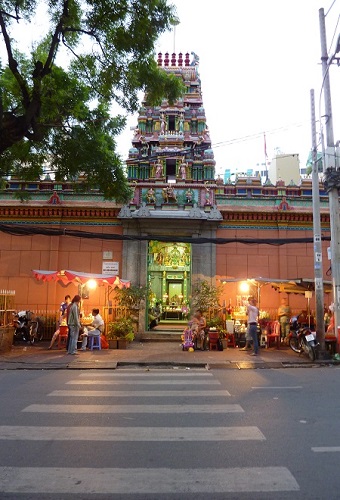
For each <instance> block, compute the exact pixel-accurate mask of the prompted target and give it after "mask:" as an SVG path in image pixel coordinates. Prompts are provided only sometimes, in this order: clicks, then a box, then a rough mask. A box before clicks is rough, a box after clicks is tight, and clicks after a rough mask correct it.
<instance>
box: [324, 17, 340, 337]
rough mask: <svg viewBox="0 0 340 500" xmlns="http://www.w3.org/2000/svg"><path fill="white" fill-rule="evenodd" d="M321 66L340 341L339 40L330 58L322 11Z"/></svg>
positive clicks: (336, 322) (334, 298) (326, 185)
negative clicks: (335, 77) (335, 105)
mask: <svg viewBox="0 0 340 500" xmlns="http://www.w3.org/2000/svg"><path fill="white" fill-rule="evenodd" d="M319 23H320V40H321V62H322V74H323V90H324V99H325V115H326V150H325V161H324V186H325V189H326V191H327V192H328V197H329V216H330V229H331V244H330V246H331V266H332V283H333V300H334V328H335V335H336V337H337V343H338V342H339V338H338V325H340V218H339V216H340V214H339V188H340V170H339V169H338V165H337V162H336V154H335V146H334V133H333V115H332V103H331V91H330V82H329V68H330V65H331V64H332V62H333V61H334V60H335V55H336V54H337V53H338V52H339V51H340V44H339V39H338V43H337V47H336V51H335V53H334V55H333V56H332V57H331V58H328V54H327V41H326V26H325V14H324V9H320V10H319Z"/></svg>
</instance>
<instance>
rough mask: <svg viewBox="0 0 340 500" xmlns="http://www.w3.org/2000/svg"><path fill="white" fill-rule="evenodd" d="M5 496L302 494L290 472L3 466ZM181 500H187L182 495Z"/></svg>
mask: <svg viewBox="0 0 340 500" xmlns="http://www.w3.org/2000/svg"><path fill="white" fill-rule="evenodd" d="M0 491H1V492H3V493H22V492H23V491H24V492H25V494H27V495H28V494H30V493H36V494H37V493H40V494H45V495H47V494H56V495H57V494H59V495H60V494H70V495H71V494H72V495H81V494H83V495H86V494H91V493H97V494H106V495H114V494H115V495H122V498H123V496H124V495H127V494H138V493H141V494H150V495H151V494H155V495H157V494H158V495H161V494H176V493H177V494H182V495H187V494H188V493H207V494H212V493H241V492H278V491H299V485H298V483H297V482H296V480H295V478H294V476H293V475H292V474H291V472H290V471H289V470H288V469H287V468H286V467H249V468H234V469H216V468H207V469H169V468H159V469H148V468H140V469H123V468H122V469H103V468H98V469H96V468H91V467H89V468H79V469H77V468H71V467H67V468H57V467H36V468H34V467H0ZM183 498H185V497H184V496H183Z"/></svg>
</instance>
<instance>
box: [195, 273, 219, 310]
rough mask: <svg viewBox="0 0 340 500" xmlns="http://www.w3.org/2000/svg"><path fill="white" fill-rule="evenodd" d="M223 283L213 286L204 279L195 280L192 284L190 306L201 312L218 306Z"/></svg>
mask: <svg viewBox="0 0 340 500" xmlns="http://www.w3.org/2000/svg"><path fill="white" fill-rule="evenodd" d="M222 292H223V285H220V286H215V285H212V284H210V283H208V281H206V280H197V281H196V282H195V283H193V286H192V297H191V308H192V310H195V309H196V310H197V309H200V310H201V311H203V312H206V311H209V309H213V308H218V307H219V300H220V297H221V294H222Z"/></svg>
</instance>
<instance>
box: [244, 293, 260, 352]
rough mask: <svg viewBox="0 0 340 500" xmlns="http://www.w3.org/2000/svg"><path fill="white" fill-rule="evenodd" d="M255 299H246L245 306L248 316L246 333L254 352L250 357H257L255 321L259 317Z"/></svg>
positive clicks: (257, 346) (257, 342) (257, 341)
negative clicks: (250, 339) (251, 342)
mask: <svg viewBox="0 0 340 500" xmlns="http://www.w3.org/2000/svg"><path fill="white" fill-rule="evenodd" d="M256 302H257V301H256V299H255V298H254V297H249V298H248V305H247V315H248V332H249V335H250V336H251V338H252V340H253V348H254V351H253V352H252V353H251V355H252V356H257V354H258V351H259V339H258V338H257V320H258V316H259V310H258V308H257V307H256Z"/></svg>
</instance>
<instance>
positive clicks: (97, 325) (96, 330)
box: [80, 309, 104, 351]
mask: <svg viewBox="0 0 340 500" xmlns="http://www.w3.org/2000/svg"><path fill="white" fill-rule="evenodd" d="M92 316H93V321H92V323H91V325H90V326H88V327H87V328H86V329H84V333H82V334H81V335H80V338H81V339H82V343H81V349H82V351H86V346H87V338H88V337H99V336H100V335H101V334H102V333H103V332H104V320H103V318H102V317H101V315H100V314H99V309H92Z"/></svg>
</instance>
